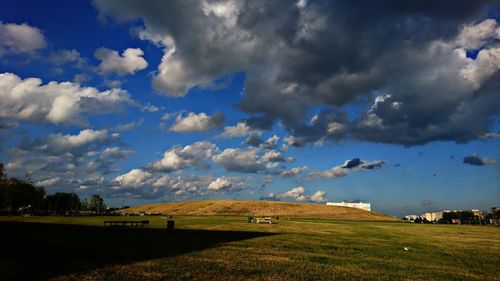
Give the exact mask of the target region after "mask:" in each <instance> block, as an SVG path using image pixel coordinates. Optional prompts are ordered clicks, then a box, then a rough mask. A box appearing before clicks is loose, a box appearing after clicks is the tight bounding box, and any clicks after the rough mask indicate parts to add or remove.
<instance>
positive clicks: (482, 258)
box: [0, 216, 500, 281]
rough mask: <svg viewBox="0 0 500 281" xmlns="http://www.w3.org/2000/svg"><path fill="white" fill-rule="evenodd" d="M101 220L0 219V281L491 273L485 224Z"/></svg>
mask: <svg viewBox="0 0 500 281" xmlns="http://www.w3.org/2000/svg"><path fill="white" fill-rule="evenodd" d="M108 219H109V220H111V219H123V218H120V217H110V218H104V217H90V218H71V217H39V218H36V217H34V218H19V217H18V218H6V217H4V218H0V229H1V235H2V244H3V245H2V248H1V251H0V279H4V280H11V279H18V280H30V279H31V280H34V279H41V278H52V279H56V280H67V279H73V280H165V279H167V280H481V281H483V280H500V273H499V272H500V271H499V266H498V265H499V264H500V228H498V227H492V226H461V225H421V224H406V223H399V222H392V223H391V222H348V221H331V220H314V219H308V220H306V219H303V220H300V219H294V220H280V221H278V223H277V224H273V225H256V224H248V223H247V222H246V217H234V216H231V217H223V216H211V217H175V222H176V231H175V232H174V233H166V232H165V230H164V225H165V223H166V219H164V218H161V217H148V218H147V219H149V220H150V221H151V223H152V225H151V227H152V228H151V229H149V230H148V229H142V230H141V229H108V228H104V227H102V222H103V220H108ZM127 219H138V220H139V219H143V217H129V218H127ZM405 247H406V248H407V249H408V250H407V251H406V250H405V249H404V248H405Z"/></svg>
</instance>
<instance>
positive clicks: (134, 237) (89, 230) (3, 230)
mask: <svg viewBox="0 0 500 281" xmlns="http://www.w3.org/2000/svg"><path fill="white" fill-rule="evenodd" d="M268 235H274V234H272V233H261V232H242V231H212V230H176V231H175V232H174V233H167V232H166V231H165V230H163V229H115V228H104V227H99V226H81V225H63V224H44V223H20V222H0V239H1V243H2V246H1V248H0V280H39V279H43V278H49V277H55V276H58V275H62V274H70V273H77V272H81V271H86V270H92V269H97V268H102V267H105V266H108V265H113V264H126V263H130V262H136V261H142V260H149V259H155V258H161V257H169V256H175V255H181V254H184V253H188V252H191V251H197V250H203V249H206V248H210V247H215V246H217V245H218V244H220V243H224V242H231V241H238V240H245V239H250V238H255V237H261V236H268Z"/></svg>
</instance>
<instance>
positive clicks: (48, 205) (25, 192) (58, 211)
mask: <svg viewBox="0 0 500 281" xmlns="http://www.w3.org/2000/svg"><path fill="white" fill-rule="evenodd" d="M114 210H116V209H110V208H107V207H106V204H105V203H104V200H103V198H102V197H101V196H99V195H97V194H95V195H92V196H91V197H90V198H89V199H86V198H85V199H80V198H79V197H78V195H77V194H75V193H72V192H71V193H67V192H57V193H54V194H50V195H47V194H46V192H45V188H44V187H43V186H36V185H34V184H33V183H32V182H31V180H30V179H26V180H20V179H17V178H15V177H8V176H7V175H6V174H5V173H4V166H3V164H1V163H0V214H1V215H64V216H68V215H69V216H75V215H100V214H109V213H110V212H112V211H114Z"/></svg>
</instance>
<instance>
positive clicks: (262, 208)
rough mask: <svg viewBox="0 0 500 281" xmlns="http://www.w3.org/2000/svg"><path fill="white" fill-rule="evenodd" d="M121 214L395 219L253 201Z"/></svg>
mask: <svg viewBox="0 0 500 281" xmlns="http://www.w3.org/2000/svg"><path fill="white" fill-rule="evenodd" d="M122 212H124V213H134V212H146V213H160V214H163V215H188V216H281V217H290V218H321V219H334V220H353V221H392V220H395V219H394V218H393V217H390V216H387V215H384V214H381V213H376V212H368V211H365V210H360V209H355V208H349V207H337V206H326V205H319V204H303V203H288V202H272V201H252V200H200V201H184V202H172V203H160V204H149V205H142V206H136V207H132V208H129V209H125V210H123V211H122Z"/></svg>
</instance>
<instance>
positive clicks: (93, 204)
mask: <svg viewBox="0 0 500 281" xmlns="http://www.w3.org/2000/svg"><path fill="white" fill-rule="evenodd" d="M89 209H90V210H91V211H93V212H96V213H97V214H99V213H102V212H104V211H105V210H106V205H105V204H104V199H102V197H101V196H99V195H97V194H94V195H92V196H91V197H90V200H89Z"/></svg>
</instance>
